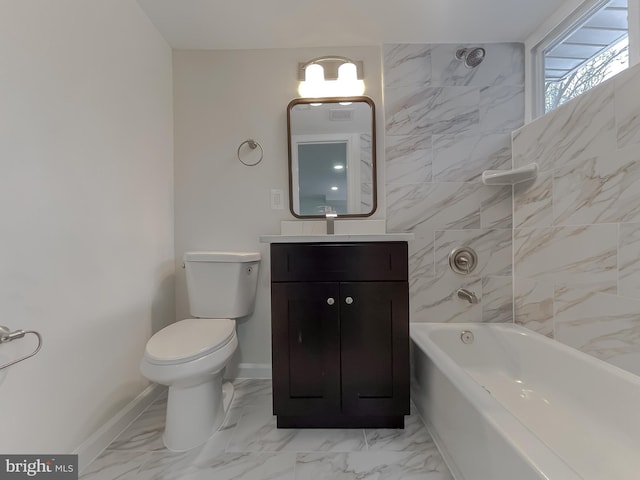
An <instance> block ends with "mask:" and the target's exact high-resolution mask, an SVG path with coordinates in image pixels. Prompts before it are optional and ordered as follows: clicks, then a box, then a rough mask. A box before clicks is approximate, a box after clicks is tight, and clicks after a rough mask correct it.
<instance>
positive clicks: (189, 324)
mask: <svg viewBox="0 0 640 480" xmlns="http://www.w3.org/2000/svg"><path fill="white" fill-rule="evenodd" d="M235 330H236V328H235V321H234V320H230V319H228V318H215V319H211V318H187V319H185V320H181V321H179V322H176V323H173V324H171V325H169V326H167V327H165V328H163V329H162V330H160V331H159V332H157V333H156V334H155V335H153V336H152V337H151V338H150V339H149V341H148V342H147V346H146V348H145V357H146V358H147V360H148V361H149V362H150V363H154V364H178V363H183V362H188V361H190V360H194V359H197V358H200V357H203V356H205V355H208V354H210V353H213V352H214V351H216V350H219V349H221V348H222V347H224V346H225V345H226V344H228V343H229V342H230V341H231V340H232V339H233V337H234V336H235V333H236V332H235Z"/></svg>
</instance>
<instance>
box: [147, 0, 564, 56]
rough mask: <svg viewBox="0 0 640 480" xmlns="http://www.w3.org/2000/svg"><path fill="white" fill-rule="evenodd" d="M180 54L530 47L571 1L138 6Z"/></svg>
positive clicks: (169, 1) (213, 0)
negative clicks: (393, 46)
mask: <svg viewBox="0 0 640 480" xmlns="http://www.w3.org/2000/svg"><path fill="white" fill-rule="evenodd" d="M137 1H138V3H139V4H140V6H141V7H142V8H143V10H144V11H145V12H146V13H147V15H148V16H149V18H150V19H151V21H152V22H153V23H154V24H155V25H156V26H157V27H158V29H159V30H160V32H161V33H162V35H163V36H164V38H165V39H166V40H167V41H168V42H169V44H170V45H171V46H172V47H173V48H176V49H255V48H297V47H331V46H362V45H379V44H383V43H472V42H479V43H480V42H482V43H490V42H522V41H524V40H525V39H526V38H527V37H528V36H529V35H530V34H531V33H532V32H534V31H535V30H536V29H537V27H538V26H540V25H541V24H542V23H543V22H544V20H545V19H547V18H548V17H549V16H551V15H552V14H553V13H554V12H555V11H556V10H557V9H558V8H559V7H560V6H561V5H562V4H563V3H564V2H565V0H137Z"/></svg>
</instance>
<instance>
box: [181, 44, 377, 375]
mask: <svg viewBox="0 0 640 480" xmlns="http://www.w3.org/2000/svg"><path fill="white" fill-rule="evenodd" d="M329 54H331V55H343V56H347V57H350V58H352V59H354V60H363V61H364V69H365V83H366V85H367V91H366V93H365V94H366V95H368V96H370V97H372V98H373V99H374V101H375V102H376V104H377V114H378V116H377V126H378V129H377V130H378V139H379V144H378V149H377V150H378V152H381V151H384V150H383V145H382V143H383V138H384V135H381V134H380V132H384V128H383V121H382V118H383V117H382V110H383V109H382V95H381V73H380V68H381V67H380V62H381V59H380V49H379V48H378V47H358V48H355V47H354V48H326V49H321V48H320V49H273V50H225V51H175V52H174V83H175V89H174V109H175V117H174V119H175V120H174V121H175V163H176V168H175V188H176V190H175V191H176V207H175V208H176V265H177V266H178V267H179V266H181V264H182V255H183V253H184V252H185V251H188V250H247V251H260V252H262V255H263V260H262V263H261V266H260V269H261V270H260V276H259V287H258V293H257V304H256V310H255V312H254V314H253V315H251V316H249V317H247V318H245V319H242V320H240V321H239V322H238V336H239V340H240V346H239V348H238V352H237V355H236V359H235V362H234V363H243V364H247V363H254V364H260V365H262V366H263V367H265V368H266V369H268V368H270V366H271V323H270V322H271V321H270V318H271V315H270V305H271V300H270V285H269V278H270V276H269V258H268V257H269V255H268V253H269V249H268V246H267V245H265V244H260V243H259V242H258V237H259V236H260V235H265V234H278V233H280V221H281V220H293V219H294V217H293V216H292V215H291V214H290V213H289V209H288V181H289V180H288V170H287V117H286V109H287V104H288V103H289V102H290V101H291V100H292V99H293V98H296V97H297V96H298V95H297V85H298V82H297V65H298V62H305V61H308V60H311V59H312V58H315V57H318V56H321V55H329ZM248 138H253V139H255V140H256V141H258V142H260V144H261V145H262V147H263V148H264V160H263V161H262V163H260V164H259V165H257V166H255V167H246V166H244V165H242V164H241V163H240V162H239V161H238V159H237V158H236V150H237V148H238V146H239V145H240V143H241V142H242V141H244V140H246V139H248ZM379 158H380V157H379ZM380 162H382V160H380ZM380 162H379V166H380V167H381V168H379V178H378V181H379V185H384V177H383V174H384V168H383V166H384V164H383V163H380ZM381 178H382V180H380V179H381ZM272 188H278V189H282V190H283V191H284V192H285V197H286V203H285V209H284V210H271V208H270V204H269V193H270V189H272ZM383 190H384V189H383V188H380V189H379V193H380V194H381V193H383ZM384 210H385V206H384V198H383V197H382V195H380V197H379V202H378V214H377V215H376V216H375V217H373V218H383V216H384ZM176 289H177V292H176V294H177V312H178V317H179V318H185V317H188V316H189V308H188V304H187V298H186V286H185V279H184V270H182V269H181V268H178V269H177V275H176ZM229 375H230V376H233V375H235V372H234V369H233V368H231V369H230V371H229Z"/></svg>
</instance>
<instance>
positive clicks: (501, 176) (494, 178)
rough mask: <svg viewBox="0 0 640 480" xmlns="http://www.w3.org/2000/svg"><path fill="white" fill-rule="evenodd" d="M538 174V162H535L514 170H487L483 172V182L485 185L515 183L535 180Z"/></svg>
mask: <svg viewBox="0 0 640 480" xmlns="http://www.w3.org/2000/svg"><path fill="white" fill-rule="evenodd" d="M537 176H538V164H537V163H535V162H534V163H529V164H528V165H525V166H523V167H520V168H514V169H513V170H485V171H484V172H482V183H484V184H485V185H515V184H516V183H522V182H526V181H528V180H534V179H535V178H536V177H537Z"/></svg>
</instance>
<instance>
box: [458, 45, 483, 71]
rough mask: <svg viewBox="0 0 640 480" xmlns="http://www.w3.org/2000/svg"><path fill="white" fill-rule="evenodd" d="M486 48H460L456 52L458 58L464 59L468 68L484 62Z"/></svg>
mask: <svg viewBox="0 0 640 480" xmlns="http://www.w3.org/2000/svg"><path fill="white" fill-rule="evenodd" d="M486 53H487V52H486V50H485V49H484V48H480V47H475V48H460V49H458V51H457V52H456V59H457V60H460V61H464V66H465V67H467V68H475V67H477V66H478V65H480V64H481V63H482V61H483V60H484V56H485V54H486Z"/></svg>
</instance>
